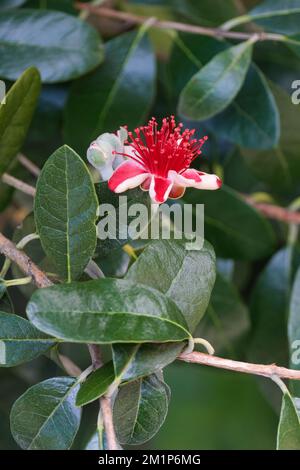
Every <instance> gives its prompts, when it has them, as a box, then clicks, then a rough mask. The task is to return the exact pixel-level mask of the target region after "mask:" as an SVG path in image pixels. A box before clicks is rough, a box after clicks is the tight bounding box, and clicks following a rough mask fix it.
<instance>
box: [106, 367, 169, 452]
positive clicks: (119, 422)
mask: <svg viewBox="0 0 300 470" xmlns="http://www.w3.org/2000/svg"><path fill="white" fill-rule="evenodd" d="M169 393H170V392H169V390H168V386H167V385H166V384H165V382H163V381H162V380H160V379H159V378H158V377H157V376H156V375H151V376H150V377H145V378H144V379H140V380H137V381H135V382H131V383H129V384H126V385H123V386H122V387H121V388H120V391H119V393H118V395H117V398H116V400H115V403H114V409H113V416H114V424H115V429H116V434H117V438H118V440H119V442H120V443H121V444H130V445H139V444H143V443H144V442H147V441H149V439H151V437H153V436H154V435H155V434H156V433H157V432H158V431H159V429H160V428H161V426H162V425H163V423H164V420H165V418H166V415H167V412H168V405H169Z"/></svg>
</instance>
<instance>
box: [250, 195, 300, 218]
mask: <svg viewBox="0 0 300 470" xmlns="http://www.w3.org/2000/svg"><path fill="white" fill-rule="evenodd" d="M246 200H247V202H248V203H249V204H250V205H251V206H253V207H255V209H257V210H258V211H259V212H261V213H262V214H263V215H264V216H265V217H267V218H268V219H273V220H278V221H280V222H286V223H287V224H296V225H300V213H299V212H294V211H291V210H289V209H286V208H284V207H280V206H276V205H274V204H267V203H264V202H253V200H252V199H251V197H247V198H246Z"/></svg>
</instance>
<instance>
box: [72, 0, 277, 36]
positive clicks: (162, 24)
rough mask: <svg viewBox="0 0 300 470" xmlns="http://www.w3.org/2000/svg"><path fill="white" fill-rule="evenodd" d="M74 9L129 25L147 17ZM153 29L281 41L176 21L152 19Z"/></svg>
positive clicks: (79, 5) (86, 6)
mask: <svg viewBox="0 0 300 470" xmlns="http://www.w3.org/2000/svg"><path fill="white" fill-rule="evenodd" d="M75 7H76V8H78V10H82V11H87V12H89V13H90V14H92V15H96V16H100V17H103V18H113V19H116V20H119V21H126V22H128V23H129V24H132V25H135V24H143V23H145V21H146V20H148V19H149V17H145V16H139V15H135V14H133V13H127V12H124V11H117V10H112V9H110V8H105V7H101V6H99V7H96V6H93V5H90V4H88V3H81V2H76V3H75ZM151 27H153V28H158V29H173V30H175V31H181V32H184V33H192V34H200V35H202V36H211V37H217V38H228V39H242V40H247V39H251V38H254V36H255V38H256V39H257V40H258V41H267V40H268V41H283V40H284V39H283V36H282V35H281V34H272V33H265V32H259V33H244V32H236V31H224V30H222V29H220V28H207V27H204V26H196V25H191V24H186V23H179V22H177V21H161V20H157V19H155V18H154V21H153V24H152V25H151Z"/></svg>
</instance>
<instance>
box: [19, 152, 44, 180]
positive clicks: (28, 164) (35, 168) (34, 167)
mask: <svg viewBox="0 0 300 470" xmlns="http://www.w3.org/2000/svg"><path fill="white" fill-rule="evenodd" d="M18 160H19V162H20V163H21V165H23V167H24V168H26V170H28V171H30V173H32V174H33V175H34V176H39V175H40V173H41V170H40V169H39V167H38V166H37V165H35V164H34V163H33V162H32V161H31V160H29V159H28V158H27V157H25V155H22V154H21V153H20V154H19V155H18Z"/></svg>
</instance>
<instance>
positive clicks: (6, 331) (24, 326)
mask: <svg viewBox="0 0 300 470" xmlns="http://www.w3.org/2000/svg"><path fill="white" fill-rule="evenodd" d="M54 344H55V339H54V338H51V337H49V336H48V335H45V334H44V333H42V332H40V331H39V330H37V329H36V328H35V327H34V326H33V325H31V324H30V323H29V321H27V320H25V319H24V318H22V317H18V316H17V315H13V314H11V313H4V312H0V367H13V366H16V365H18V364H22V362H27V361H31V360H32V359H35V358H36V357H38V356H40V355H41V354H43V353H45V352H46V351H47V350H48V349H49V348H51V347H52V346H54Z"/></svg>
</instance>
